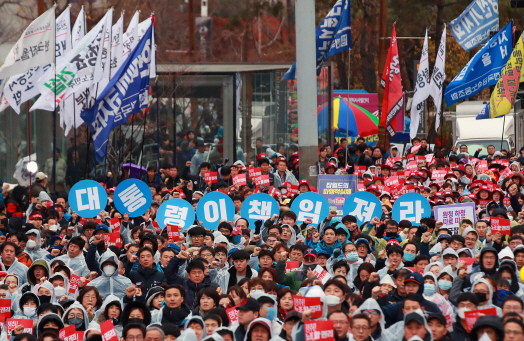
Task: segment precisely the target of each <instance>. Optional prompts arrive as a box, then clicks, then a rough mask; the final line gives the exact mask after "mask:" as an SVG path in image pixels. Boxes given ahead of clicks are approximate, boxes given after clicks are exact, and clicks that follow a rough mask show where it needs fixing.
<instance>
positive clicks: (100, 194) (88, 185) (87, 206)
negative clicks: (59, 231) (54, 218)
mask: <svg viewBox="0 0 524 341" xmlns="http://www.w3.org/2000/svg"><path fill="white" fill-rule="evenodd" d="M68 200H69V205H70V206H71V210H73V212H76V213H77V214H78V215H79V216H80V217H83V218H93V217H96V216H97V215H98V214H99V213H100V212H101V211H102V210H104V208H105V207H106V204H107V194H106V190H105V189H104V187H102V185H100V184H99V183H98V182H96V181H93V180H82V181H79V182H77V183H76V184H75V185H74V186H73V187H72V188H71V191H69V197H68Z"/></svg>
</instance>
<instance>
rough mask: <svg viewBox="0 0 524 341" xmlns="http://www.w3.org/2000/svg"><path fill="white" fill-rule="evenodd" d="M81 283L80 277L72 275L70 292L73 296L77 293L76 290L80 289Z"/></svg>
mask: <svg viewBox="0 0 524 341" xmlns="http://www.w3.org/2000/svg"><path fill="white" fill-rule="evenodd" d="M79 283H80V276H77V275H75V274H72V275H71V278H70V279H69V292H70V293H71V294H74V293H76V289H78V284H79Z"/></svg>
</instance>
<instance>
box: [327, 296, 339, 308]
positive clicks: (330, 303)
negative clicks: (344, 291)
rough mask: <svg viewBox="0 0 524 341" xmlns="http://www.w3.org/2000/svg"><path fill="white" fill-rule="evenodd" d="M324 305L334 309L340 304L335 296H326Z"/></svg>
mask: <svg viewBox="0 0 524 341" xmlns="http://www.w3.org/2000/svg"><path fill="white" fill-rule="evenodd" d="M326 303H327V305H328V306H330V307H334V306H336V305H339V304H340V297H338V296H335V295H326Z"/></svg>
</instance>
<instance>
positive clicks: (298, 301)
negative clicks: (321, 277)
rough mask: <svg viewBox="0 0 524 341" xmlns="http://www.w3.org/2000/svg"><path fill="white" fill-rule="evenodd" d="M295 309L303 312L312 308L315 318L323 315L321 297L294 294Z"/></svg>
mask: <svg viewBox="0 0 524 341" xmlns="http://www.w3.org/2000/svg"><path fill="white" fill-rule="evenodd" d="M293 309H295V310H296V311H298V312H299V313H303V312H304V311H306V310H311V311H312V312H313V316H312V317H313V318H319V317H322V302H320V297H305V296H295V295H293Z"/></svg>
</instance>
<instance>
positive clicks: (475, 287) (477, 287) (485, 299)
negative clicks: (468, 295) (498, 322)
mask: <svg viewBox="0 0 524 341" xmlns="http://www.w3.org/2000/svg"><path fill="white" fill-rule="evenodd" d="M471 292H472V293H474V294H475V295H477V298H478V300H479V304H478V307H477V309H478V310H483V309H489V308H495V309H496V310H497V315H498V316H502V310H501V309H500V308H499V307H497V306H496V305H494V304H493V288H492V287H491V284H490V283H489V282H488V281H487V280H486V279H484V278H477V279H476V280H475V281H474V282H473V284H472V286H471Z"/></svg>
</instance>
